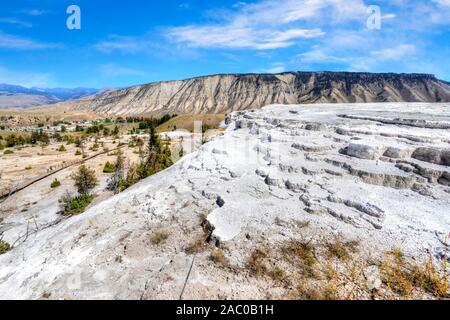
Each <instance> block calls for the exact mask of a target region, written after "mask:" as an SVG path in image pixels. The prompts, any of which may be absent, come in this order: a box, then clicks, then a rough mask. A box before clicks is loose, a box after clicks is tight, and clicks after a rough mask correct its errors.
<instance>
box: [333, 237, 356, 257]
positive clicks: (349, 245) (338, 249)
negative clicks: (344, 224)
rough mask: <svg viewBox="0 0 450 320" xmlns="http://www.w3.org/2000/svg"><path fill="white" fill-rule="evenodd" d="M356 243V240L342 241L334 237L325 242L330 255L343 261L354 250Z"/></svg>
mask: <svg viewBox="0 0 450 320" xmlns="http://www.w3.org/2000/svg"><path fill="white" fill-rule="evenodd" d="M358 245H359V243H358V241H342V240H341V239H339V238H336V239H335V240H334V241H333V242H327V243H326V248H327V250H328V253H329V255H330V256H333V257H336V258H338V259H339V260H344V261H345V260H348V259H350V257H351V252H355V251H356V250H357V248H358Z"/></svg>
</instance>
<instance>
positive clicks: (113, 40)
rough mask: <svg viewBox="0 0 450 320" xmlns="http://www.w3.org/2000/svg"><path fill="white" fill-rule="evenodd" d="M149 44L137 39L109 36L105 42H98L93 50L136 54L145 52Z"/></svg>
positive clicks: (142, 39) (146, 41) (144, 40)
mask: <svg viewBox="0 0 450 320" xmlns="http://www.w3.org/2000/svg"><path fill="white" fill-rule="evenodd" d="M150 45H151V43H150V42H149V41H148V40H146V39H144V38H139V37H128V36H118V35H111V36H109V37H108V39H107V40H104V41H100V42H99V43H97V44H96V45H95V48H96V49H97V50H99V51H102V52H112V51H123V52H127V53H136V52H140V51H144V50H147V49H148V47H149V46H150Z"/></svg>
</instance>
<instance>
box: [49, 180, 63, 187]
mask: <svg viewBox="0 0 450 320" xmlns="http://www.w3.org/2000/svg"><path fill="white" fill-rule="evenodd" d="M59 186H61V182H59V180H58V179H56V178H55V180H53V182H52V183H51V185H50V188H52V189H55V188H58V187H59Z"/></svg>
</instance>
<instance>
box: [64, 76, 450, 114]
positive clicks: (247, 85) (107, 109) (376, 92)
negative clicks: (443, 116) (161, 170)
mask: <svg viewBox="0 0 450 320" xmlns="http://www.w3.org/2000/svg"><path fill="white" fill-rule="evenodd" d="M356 102H450V85H449V83H447V82H445V81H441V80H439V79H437V78H436V77H435V76H433V75H429V74H394V73H382V74H377V73H350V72H286V73H281V74H223V75H212V76H203V77H197V78H191V79H187V80H180V81H164V82H156V83H149V84H144V85H139V86H134V87H130V88H125V89H120V90H114V91H108V92H106V93H104V94H101V95H99V96H98V97H95V98H93V99H92V100H90V101H89V103H86V101H80V103H78V104H77V103H76V101H75V103H71V106H70V107H71V108H75V109H83V108H87V109H88V110H89V111H94V112H100V113H105V114H110V115H122V116H126V115H143V114H155V115H158V114H164V113H175V114H206V113H208V114H209V113H216V114H218V113H228V112H231V111H235V110H245V109H256V108H260V107H263V106H265V105H269V104H302V103H356Z"/></svg>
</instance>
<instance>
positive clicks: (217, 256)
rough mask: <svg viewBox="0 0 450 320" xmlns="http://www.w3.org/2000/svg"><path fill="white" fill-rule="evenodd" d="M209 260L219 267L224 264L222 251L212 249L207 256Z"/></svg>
mask: <svg viewBox="0 0 450 320" xmlns="http://www.w3.org/2000/svg"><path fill="white" fill-rule="evenodd" d="M209 258H210V259H211V261H213V262H214V263H217V264H219V265H225V264H226V259H225V255H224V253H223V251H222V250H221V249H219V248H214V249H213V250H212V251H211V255H210V256H209Z"/></svg>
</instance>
